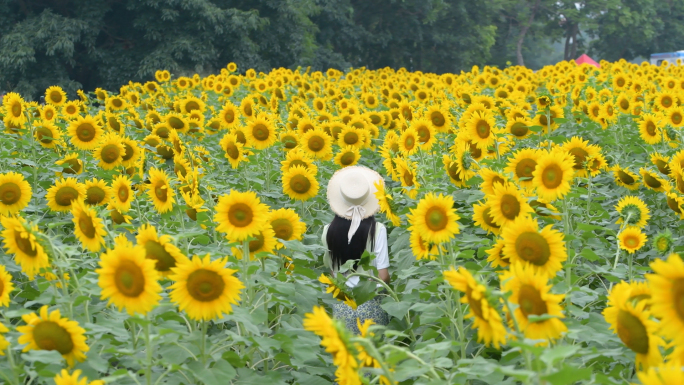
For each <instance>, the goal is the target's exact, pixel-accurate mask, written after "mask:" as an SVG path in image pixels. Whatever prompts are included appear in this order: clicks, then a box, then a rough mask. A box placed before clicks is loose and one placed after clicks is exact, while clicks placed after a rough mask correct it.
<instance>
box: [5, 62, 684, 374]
mask: <svg viewBox="0 0 684 385" xmlns="http://www.w3.org/2000/svg"><path fill="white" fill-rule="evenodd" d="M683 68H684V67H680V66H676V65H669V64H667V63H665V64H664V65H662V66H659V67H655V66H651V65H649V64H646V63H644V64H643V65H636V64H630V63H627V62H624V61H620V62H615V63H609V62H605V61H604V62H602V63H601V67H600V69H599V68H595V67H592V66H587V65H582V66H577V65H576V64H575V63H574V62H561V63H559V64H556V65H554V66H547V67H545V68H543V69H541V70H540V71H537V72H533V71H531V70H529V69H526V68H524V67H509V68H506V69H503V70H501V69H497V68H493V67H485V68H478V67H473V68H472V70H471V71H470V72H467V73H465V72H462V73H461V74H443V75H435V74H429V73H420V72H408V71H406V70H405V69H399V70H393V69H389V68H385V69H380V70H374V71H371V70H367V69H363V68H362V69H350V70H348V71H345V72H341V71H338V70H333V69H330V70H328V71H326V72H325V73H321V72H313V73H312V72H310V71H308V70H303V69H298V70H295V71H293V70H289V69H282V68H281V69H274V70H272V71H271V72H270V73H257V72H256V71H254V70H253V69H248V70H246V71H244V72H242V71H240V72H239V70H238V68H237V66H236V65H235V64H234V63H230V64H228V66H227V67H226V68H224V69H222V70H221V72H220V73H219V74H215V75H209V76H206V77H200V76H199V75H195V76H192V77H185V76H172V75H171V74H170V73H169V72H168V71H165V70H160V71H157V73H156V76H155V77H156V79H155V80H150V81H148V82H146V83H144V84H141V83H133V82H130V83H129V84H126V85H124V86H122V87H121V88H120V89H119V90H118V92H112V91H108V90H103V89H97V90H96V91H95V92H94V93H84V92H82V91H79V93H78V96H79V98H78V99H74V100H70V99H69V98H68V97H67V95H66V93H65V92H64V91H63V90H62V89H61V88H60V87H58V86H53V87H50V88H48V89H47V90H46V91H45V101H46V103H45V104H44V105H39V104H37V103H35V102H28V101H26V100H24V99H23V98H22V96H20V95H18V94H15V93H9V94H7V95H5V97H4V98H3V100H2V107H1V108H0V117H1V118H2V122H3V123H2V124H0V126H1V127H2V128H3V130H2V133H0V135H1V136H2V139H1V142H0V143H1V144H2V145H1V146H0V214H1V216H0V222H1V225H2V226H1V229H0V238H1V239H2V243H3V245H2V246H3V247H2V252H1V254H0V314H1V316H0V383H6V384H13V385H19V384H57V385H67V384H80V385H82V384H91V385H93V384H103V383H113V384H137V385H142V384H146V385H152V384H154V385H157V384H207V385H213V384H228V383H233V384H306V385H319V384H320V385H323V384H332V383H338V384H349V385H351V384H518V383H522V384H550V385H564V384H575V383H586V384H644V385H654V384H682V383H684V372H683V371H682V363H684V333H683V332H684V302H683V299H682V298H684V261H683V260H682V257H680V254H678V253H680V252H684V247H682V246H681V245H680V243H679V242H678V241H679V234H681V233H682V229H683V228H684V227H683V226H682V222H681V221H680V220H681V219H684V211H683V210H684V149H682V148H681V143H682V141H683V140H684V132H682V126H683V125H684V106H682V104H684V71H682V69H683ZM357 164H358V165H364V166H367V167H370V168H372V169H374V170H377V171H378V172H380V173H381V174H382V175H383V177H384V183H382V184H377V185H376V186H375V187H376V188H377V193H376V196H377V198H378V199H379V201H380V206H381V211H382V213H379V214H378V215H377V216H376V218H377V219H378V220H380V221H382V222H383V223H385V224H386V225H387V229H388V238H389V245H390V261H391V266H390V273H391V282H390V284H389V285H386V284H384V283H381V284H382V285H383V288H382V290H376V282H377V281H380V280H379V279H378V278H376V275H374V274H373V271H372V268H371V267H370V266H369V264H368V263H369V261H370V260H371V258H373V256H372V255H370V254H368V253H366V254H364V257H363V258H362V260H361V262H360V265H359V267H358V268H357V269H356V270H355V271H353V272H350V274H349V275H347V278H348V277H351V276H359V277H361V278H362V280H361V284H359V285H358V286H357V287H355V288H354V289H353V290H350V289H347V286H346V285H345V277H343V276H342V275H339V276H337V277H332V276H331V275H330V272H329V271H328V270H327V269H326V268H324V265H323V259H322V256H323V251H324V250H323V247H322V246H321V240H320V237H321V232H322V229H323V226H324V225H326V224H328V223H329V222H330V221H331V220H332V216H333V214H332V212H331V211H330V210H329V208H328V203H327V199H326V191H325V188H326V185H327V181H328V180H329V179H330V177H331V176H332V174H333V173H335V172H336V171H337V170H339V169H341V168H344V167H348V166H352V165H357ZM349 268H350V266H347V265H345V266H344V267H343V269H342V270H343V271H344V270H345V269H349ZM375 296H379V297H380V299H381V303H382V307H383V309H384V310H385V311H386V312H387V313H388V314H389V315H390V318H391V321H390V323H389V325H388V326H387V327H385V326H379V325H373V323H372V322H370V321H365V322H363V323H362V322H359V323H358V326H359V330H360V334H353V333H352V332H350V331H348V330H346V329H345V327H344V326H343V324H341V323H339V322H338V321H336V320H334V319H333V318H332V317H331V311H330V307H331V305H333V304H335V303H336V302H337V301H344V302H346V303H348V304H350V305H351V306H353V307H355V306H357V305H359V304H362V303H364V302H366V301H368V300H370V299H372V298H374V297H375Z"/></svg>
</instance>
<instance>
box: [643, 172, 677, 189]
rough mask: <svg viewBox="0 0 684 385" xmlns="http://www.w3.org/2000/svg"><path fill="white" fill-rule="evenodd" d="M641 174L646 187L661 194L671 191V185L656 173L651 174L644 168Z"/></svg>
mask: <svg viewBox="0 0 684 385" xmlns="http://www.w3.org/2000/svg"><path fill="white" fill-rule="evenodd" d="M639 174H641V179H642V181H643V182H644V186H646V188H649V189H651V190H654V191H661V192H662V191H667V190H669V189H670V184H669V183H668V182H667V181H666V180H664V179H663V178H661V177H659V176H658V174H656V173H654V172H651V171H649V170H647V169H645V168H643V167H642V168H640V169H639Z"/></svg>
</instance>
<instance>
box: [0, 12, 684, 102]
mask: <svg viewBox="0 0 684 385" xmlns="http://www.w3.org/2000/svg"><path fill="white" fill-rule="evenodd" d="M683 19H684V0H671V1H667V2H658V1H655V0H583V1H574V0H573V1H569V0H568V1H566V0H563V1H557V0H515V1H503V0H483V1H478V2H471V1H466V0H402V1H399V0H61V1H47V0H0V90H6V91H7V90H13V91H17V92H20V93H22V94H24V95H26V96H27V97H31V96H33V97H35V96H36V95H37V94H38V93H39V92H40V91H41V90H44V89H45V88H46V87H48V86H50V85H53V84H58V85H61V86H62V87H63V88H64V89H65V90H67V91H68V92H70V93H74V92H75V91H76V90H77V89H79V88H82V89H87V90H92V89H94V88H95V87H103V88H109V89H113V88H118V87H119V86H120V85H121V84H122V83H124V82H127V81H128V80H145V79H149V78H151V76H152V74H153V73H154V71H155V70H157V69H169V70H171V71H172V72H174V73H176V74H191V73H196V72H197V73H201V74H206V73H209V72H215V71H217V70H218V69H219V68H221V67H223V66H225V65H226V64H227V63H228V62H235V63H237V64H238V66H239V67H240V68H255V69H257V70H260V71H267V70H269V69H270V68H273V67H288V68H296V67H299V66H301V67H311V68H312V69H314V70H325V69H327V68H330V67H334V68H348V67H350V66H354V67H362V66H365V67H368V68H371V69H374V68H381V67H385V66H390V67H394V68H399V67H406V68H408V69H410V70H414V71H415V70H420V71H424V72H436V73H443V72H459V71H460V70H464V69H466V70H467V69H469V68H470V67H472V66H473V65H482V64H494V65H499V66H504V65H506V63H507V62H512V63H514V64H521V65H522V64H526V63H528V65H530V64H529V63H531V64H532V65H533V66H540V65H542V64H549V63H543V61H544V60H552V59H551V58H550V56H548V55H546V54H547V53H548V52H549V47H550V46H549V45H550V44H551V43H554V42H560V43H562V44H563V45H564V54H563V57H564V58H565V59H571V58H575V57H577V56H578V55H579V54H581V53H582V52H589V53H590V54H593V55H596V56H597V57H598V58H604V59H608V60H616V59H619V58H625V59H632V58H634V57H636V56H640V55H641V56H645V55H648V54H650V53H651V52H654V51H670V50H677V49H679V48H680V47H679V46H678V44H679V41H681V38H680V37H682V36H684V23H682V20H683Z"/></svg>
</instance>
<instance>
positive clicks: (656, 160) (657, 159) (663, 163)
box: [651, 152, 672, 175]
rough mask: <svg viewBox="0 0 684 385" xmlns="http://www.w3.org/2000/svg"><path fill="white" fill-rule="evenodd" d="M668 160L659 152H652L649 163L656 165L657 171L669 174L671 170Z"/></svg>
mask: <svg viewBox="0 0 684 385" xmlns="http://www.w3.org/2000/svg"><path fill="white" fill-rule="evenodd" d="M669 162H670V160H669V159H668V158H667V157H665V156H663V155H662V154H660V153H659V152H654V153H652V154H651V163H652V164H653V165H654V166H656V167H657V168H658V171H660V173H662V174H665V175H670V173H671V172H672V170H671V169H670V165H669Z"/></svg>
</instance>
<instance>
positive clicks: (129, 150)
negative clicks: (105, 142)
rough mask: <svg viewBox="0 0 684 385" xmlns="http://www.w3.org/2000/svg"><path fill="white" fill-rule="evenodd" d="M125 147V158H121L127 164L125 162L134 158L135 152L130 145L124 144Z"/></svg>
mask: <svg viewBox="0 0 684 385" xmlns="http://www.w3.org/2000/svg"><path fill="white" fill-rule="evenodd" d="M123 146H124V154H123V157H121V159H122V160H123V161H124V162H125V161H127V160H129V159H131V158H132V157H133V155H134V154H135V150H134V149H133V147H132V146H131V145H130V144H128V143H124V144H123Z"/></svg>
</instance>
